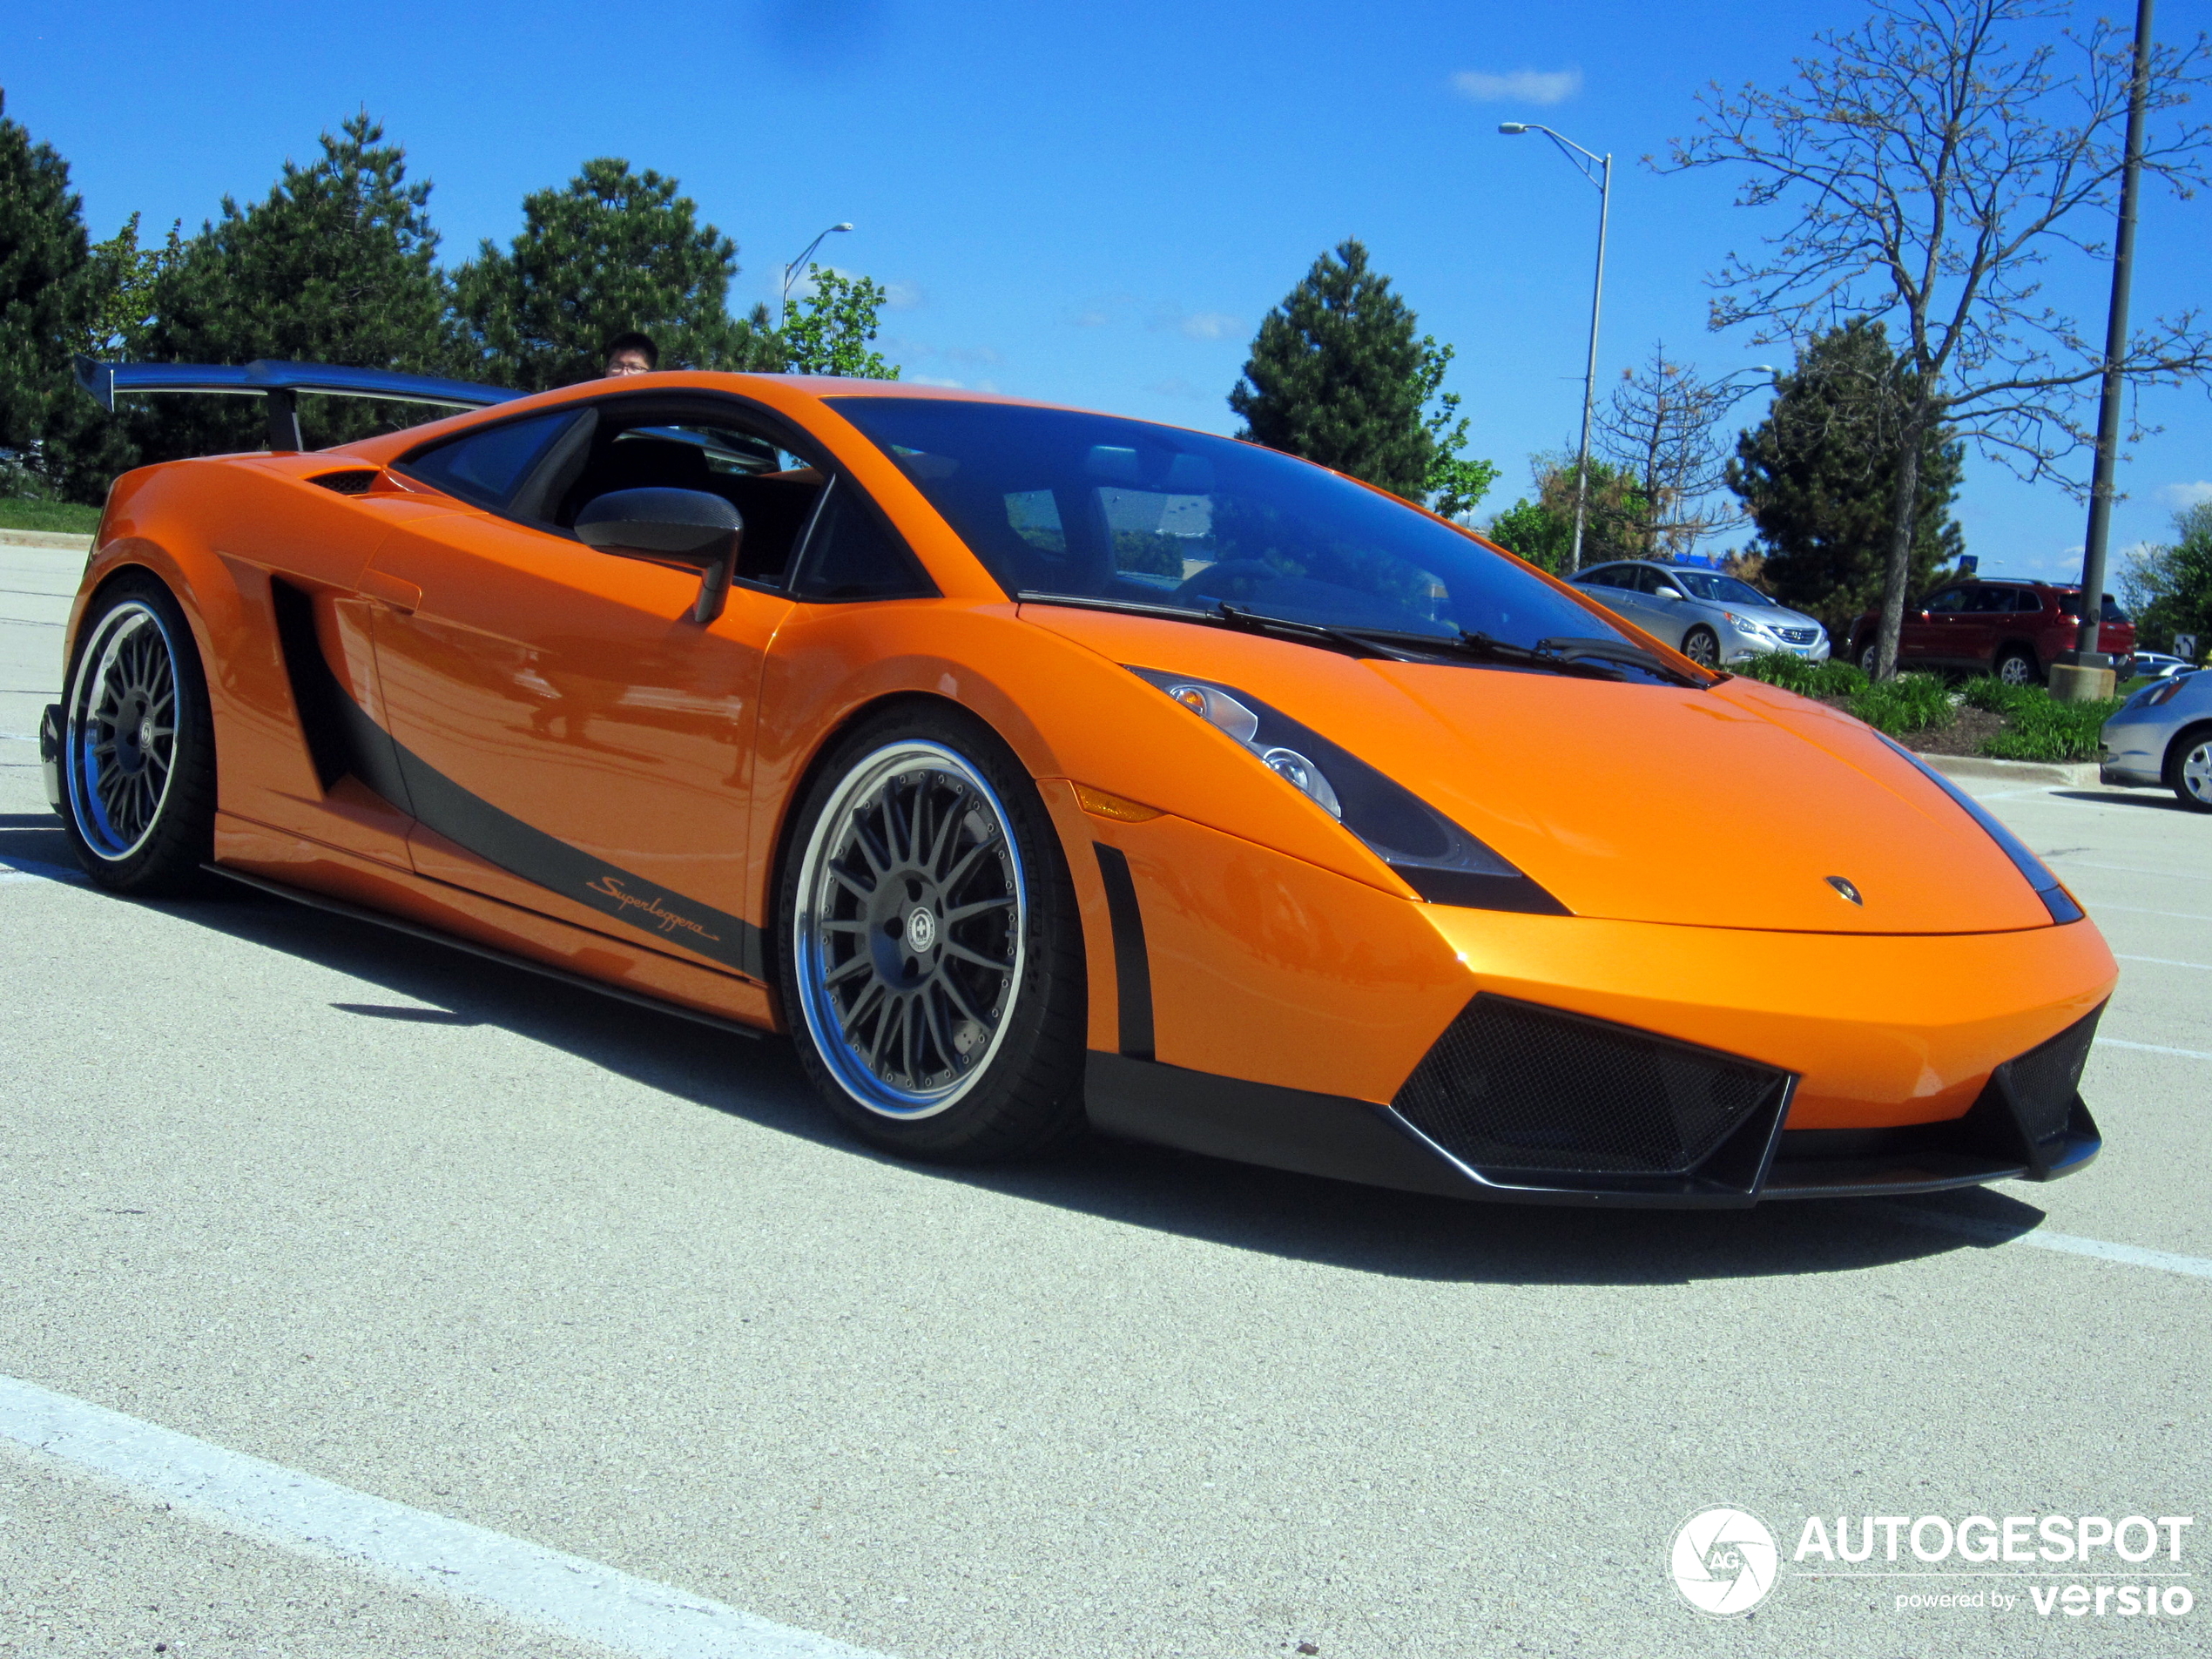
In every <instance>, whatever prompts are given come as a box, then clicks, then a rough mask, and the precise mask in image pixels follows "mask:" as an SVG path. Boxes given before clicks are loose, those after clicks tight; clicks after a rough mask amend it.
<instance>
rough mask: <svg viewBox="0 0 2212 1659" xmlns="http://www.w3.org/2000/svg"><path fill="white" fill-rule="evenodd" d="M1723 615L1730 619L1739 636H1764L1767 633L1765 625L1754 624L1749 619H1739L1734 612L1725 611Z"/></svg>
mask: <svg viewBox="0 0 2212 1659" xmlns="http://www.w3.org/2000/svg"><path fill="white" fill-rule="evenodd" d="M1722 614H1723V616H1725V617H1727V618H1728V619H1729V622H1730V624H1732V625H1733V626H1734V628H1735V629H1736V631H1737V633H1739V634H1763V633H1764V632H1765V631H1766V624H1764V623H1758V622H1753V621H1752V620H1751V619H1750V617H1739V616H1737V614H1736V613H1735V612H1734V611H1733V610H1729V611H1723V613H1722Z"/></svg>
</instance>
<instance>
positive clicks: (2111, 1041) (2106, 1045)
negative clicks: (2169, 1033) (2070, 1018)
mask: <svg viewBox="0 0 2212 1659" xmlns="http://www.w3.org/2000/svg"><path fill="white" fill-rule="evenodd" d="M2095 1042H2096V1045H2097V1047H2099V1048H2100V1049H2141V1050H2142V1052H2143V1053H2145V1054H2177V1055H2181V1056H2182V1058H2183V1059H2185V1060H2212V1054H2208V1053H2206V1052H2205V1051H2204V1050H2203V1049H2168V1048H2166V1047H2163V1046H2162V1045H2161V1044H2159V1043H2155V1042H2121V1040H2120V1039H2119V1038H2118V1037H2098V1038H2096V1039H2095Z"/></svg>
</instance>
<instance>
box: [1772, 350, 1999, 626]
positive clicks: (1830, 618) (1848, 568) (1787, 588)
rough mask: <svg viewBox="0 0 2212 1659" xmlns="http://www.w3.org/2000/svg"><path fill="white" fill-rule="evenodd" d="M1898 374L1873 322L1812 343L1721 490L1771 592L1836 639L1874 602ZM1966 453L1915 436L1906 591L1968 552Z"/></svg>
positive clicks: (1945, 440)
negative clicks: (1739, 516) (1959, 516)
mask: <svg viewBox="0 0 2212 1659" xmlns="http://www.w3.org/2000/svg"><path fill="white" fill-rule="evenodd" d="M1904 378H1905V377H1904V376H1903V374H1902V372H1901V370H1900V369H1899V367H1898V360H1897V354H1895V353H1894V352H1893V351H1892V349H1891V347H1890V343H1889V336H1888V334H1887V332H1886V331H1885V329H1884V327H1882V325H1881V324H1880V323H1878V322H1869V321H1867V320H1865V319H1864V318H1854V319H1853V320H1851V321H1850V322H1847V323H1845V324H1844V326H1843V327H1840V328H1833V329H1830V330H1829V331H1827V332H1826V333H1824V334H1817V335H1816V336H1814V337H1813V339H1811V341H1808V342H1807V343H1806V344H1805V345H1804V347H1803V348H1801V349H1800V350H1799V352H1798V354H1797V367H1796V368H1794V369H1793V370H1792V371H1791V373H1789V374H1784V376H1783V377H1782V378H1781V380H1780V381H1778V382H1777V396H1776V398H1775V401H1774V406H1773V408H1771V409H1770V410H1769V411H1768V414H1767V418H1766V419H1765V420H1764V421H1761V422H1760V423H1759V424H1758V425H1757V427H1755V428H1752V429H1751V430H1750V431H1748V432H1746V433H1744V434H1743V435H1742V437H1741V438H1739V439H1738V440H1737V446H1736V459H1735V461H1733V462H1730V466H1729V469H1728V485H1729V488H1730V489H1733V490H1734V491H1735V492H1736V493H1737V495H1738V496H1741V497H1742V498H1743V502H1744V505H1745V506H1746V507H1748V508H1749V509H1750V514H1751V518H1752V521H1753V523H1756V524H1757V526H1758V530H1759V536H1760V540H1761V541H1762V542H1763V543H1764V545H1765V550H1766V564H1765V568H1764V572H1763V574H1764V577H1765V581H1766V584H1767V587H1768V589H1769V590H1770V591H1771V592H1772V593H1773V594H1774V595H1775V597H1777V598H1779V599H1780V600H1782V601H1783V603H1784V604H1791V605H1795V606H1797V608H1798V609H1799V610H1804V611H1808V612H1810V613H1811V614H1812V615H1813V616H1817V617H1819V618H1820V619H1821V620H1822V621H1823V622H1824V623H1826V624H1828V628H1829V631H1830V632H1831V634H1834V633H1836V632H1837V631H1838V629H1839V628H1841V627H1844V626H1845V625H1847V624H1849V622H1850V620H1851V618H1852V617H1855V616H1857V615H1858V613H1859V612H1860V611H1862V610H1866V609H1868V608H1870V607H1871V606H1874V605H1876V604H1879V603H1880V601H1881V597H1882V583H1883V575H1884V571H1885V568H1886V565H1887V562H1888V557H1889V546H1890V536H1891V525H1892V502H1894V501H1895V499H1896V497H1895V491H1894V485H1893V480H1894V478H1895V475H1896V472H1897V453H1898V430H1899V425H1898V423H1899V420H1900V418H1901V410H1900V404H1899V400H1898V388H1899V385H1900V381H1901V380H1903V379H1904ZM1965 459H1966V448H1965V446H1964V445H1963V444H1961V443H1959V442H1958V441H1957V440H1956V439H1954V438H1953V437H1952V434H1951V433H1950V431H1949V430H1948V429H1947V428H1940V427H1939V428H1935V429H1933V430H1932V431H1930V432H1928V433H1927V434H1926V435H1925V436H1924V437H1923V438H1922V439H1921V451H1920V459H1919V469H1918V472H1919V486H1918V489H1917V491H1916V494H1917V496H1918V500H1917V501H1916V502H1915V504H1914V530H1913V539H1912V565H1911V575H1910V580H1909V583H1908V586H1909V588H1910V590H1911V591H1912V592H1913V593H1916V594H1917V593H1921V592H1925V590H1927V588H1928V587H1929V585H1930V584H1931V583H1932V582H1933V581H1934V580H1935V578H1936V573H1937V570H1938V568H1939V566H1941V565H1943V564H1945V563H1948V562H1949V561H1951V560H1953V559H1956V558H1957V557H1958V556H1959V554H1960V553H1962V552H1963V551H1965V549H1966V540H1965V537H1964V536H1963V535H1962V534H1961V532H1960V530H1959V526H1958V525H1957V524H1956V523H1954V522H1952V517H1951V502H1952V499H1953V498H1954V497H1955V496H1957V495H1958V493H1959V481H1960V477H1961V475H1962V474H1963V472H1964V469H1965Z"/></svg>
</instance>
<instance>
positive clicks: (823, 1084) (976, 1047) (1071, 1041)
mask: <svg viewBox="0 0 2212 1659" xmlns="http://www.w3.org/2000/svg"><path fill="white" fill-rule="evenodd" d="M777 890H778V903H777V907H776V914H777V926H776V934H775V941H776V956H777V961H778V968H779V972H778V979H779V991H780V993H781V995H782V998H783V1003H784V1011H785V1016H786V1023H787V1024H788V1025H789V1026H790V1028H791V1033H792V1041H793V1042H794V1043H795V1044H796V1045H797V1047H798V1049H799V1061H800V1063H801V1064H802V1065H803V1066H804V1067H805V1069H806V1075H807V1077H808V1079H809V1080H810V1081H811V1082H813V1085H814V1087H815V1089H817V1090H818V1091H819V1093H820V1095H821V1096H822V1098H823V1100H824V1101H825V1102H826V1103H827V1104H828V1106H829V1109H830V1110H831V1112H832V1113H833V1114H834V1115H835V1116H836V1117H837V1118H838V1120H839V1122H840V1123H843V1124H844V1125H845V1126H846V1128H847V1129H849V1130H852V1131H853V1133H854V1134H856V1135H858V1136H860V1137H861V1138H862V1139H864V1140H867V1141H869V1142H872V1143H874V1144H875V1145H877V1146H880V1147H882V1148H884V1149H886V1150H888V1151H892V1152H895V1153H898V1154H900V1156H902V1157H918V1158H934V1159H938V1160H941V1161H945V1162H949V1163H992V1162H995V1161H998V1160H1001V1159H1005V1158H1013V1157H1029V1156H1033V1155H1035V1154H1039V1153H1042V1152H1047V1151H1050V1150H1056V1149H1057V1148H1059V1147H1060V1146H1062V1145H1064V1144H1066V1143H1069V1142H1072V1141H1074V1140H1075V1139H1076V1138H1077V1137H1079V1136H1081V1135H1082V1132H1083V1130H1084V1127H1085V1118H1084V1115H1083V1098H1082V1075H1083V1058H1084V1054H1083V1050H1084V1046H1085V1042H1084V1038H1085V1028H1086V1022H1087V1021H1088V1018H1089V1002H1088V997H1087V994H1086V990H1085V986H1084V974H1083V947H1082V919H1081V916H1080V914H1079V913H1078V911H1077V909H1076V894H1075V887H1074V884H1073V883H1072V882H1071V881H1070V880H1069V875H1068V867H1067V860H1065V858H1063V857H1062V853H1061V850H1060V842H1059V837H1058V836H1057V834H1056V833H1055V832H1054V830H1053V827H1052V822H1051V819H1050V818H1049V816H1048V815H1047V813H1046V812H1045V808H1044V802H1043V800H1042V799H1041V798H1040V796H1039V794H1038V792H1037V786H1036V782H1035V779H1032V778H1031V777H1030V776H1029V774H1028V770H1027V769H1026V768H1025V767H1023V766H1022V763H1021V762H1020V761H1019V760H1018V759H1016V758H1015V755H1014V753H1013V752H1012V751H1011V750H1010V749H1008V747H1007V745H1005V743H1004V742H1003V741H1001V739H1000V738H999V737H998V735H997V734H996V733H995V732H992V731H991V730H990V728H989V727H988V726H987V725H983V724H982V723H981V721H979V720H977V719H975V718H974V717H973V716H971V715H968V714H967V713H966V712H964V711H961V710H960V709H957V708H954V707H953V706H951V705H943V704H934V703H920V702H917V703H913V704H905V705H897V706H894V707H893V708H891V709H888V710H886V711H883V712H882V713H880V714H879V715H876V716H874V717H872V718H869V719H867V720H866V721H864V722H863V723H862V724H861V725H859V726H857V727H856V728H855V729H854V730H853V731H852V732H848V733H847V734H846V736H845V737H844V738H842V739H841V740H840V742H839V743H838V744H837V745H836V746H835V747H834V749H833V750H832V751H831V752H830V753H829V754H828V755H827V756H826V759H824V761H823V763H822V764H821V765H819V766H818V767H817V768H816V770H815V773H814V776H813V781H812V783H811V784H810V785H809V786H808V788H807V790H806V796H805V799H803V801H802V802H801V804H800V806H799V813H798V815H797V818H796V819H795V820H794V822H793V825H792V833H791V835H790V838H789V840H788V841H787V843H786V846H785V850H784V857H783V868H782V871H781V873H780V875H779V880H778V883H777Z"/></svg>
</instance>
